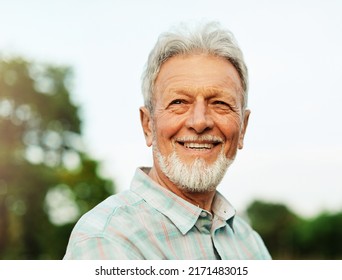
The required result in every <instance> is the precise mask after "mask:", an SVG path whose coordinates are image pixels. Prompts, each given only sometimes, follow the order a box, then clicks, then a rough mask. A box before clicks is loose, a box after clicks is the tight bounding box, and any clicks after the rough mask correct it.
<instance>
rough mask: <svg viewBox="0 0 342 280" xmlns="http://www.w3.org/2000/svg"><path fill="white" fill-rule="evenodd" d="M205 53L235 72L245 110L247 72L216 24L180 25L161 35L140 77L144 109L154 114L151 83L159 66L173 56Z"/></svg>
mask: <svg viewBox="0 0 342 280" xmlns="http://www.w3.org/2000/svg"><path fill="white" fill-rule="evenodd" d="M195 53H205V54H208V55H214V56H218V57H223V58H225V59H227V60H228V61H229V62H230V63H231V64H232V65H233V66H234V67H235V69H236V70H237V72H238V74H239V76H240V80H241V85H242V91H243V92H242V95H243V96H242V97H243V98H242V102H243V104H242V107H243V108H244V109H245V108H246V106H247V95H248V71H247V66H246V64H245V62H244V58H243V54H242V51H241V49H240V48H239V46H238V44H237V42H236V40H235V38H234V36H233V34H232V33H231V32H230V31H229V30H227V29H224V28H222V27H221V25H220V24H219V23H217V22H208V23H204V24H203V23H202V24H199V25H196V26H195V27H194V28H192V26H190V25H185V24H181V25H180V26H179V27H178V28H176V29H175V30H173V31H170V32H166V33H162V34H161V35H160V36H159V38H158V40H157V43H156V45H155V46H154V48H153V49H152V51H151V53H150V54H149V57H148V60H147V63H146V67H145V70H144V72H143V74H142V93H143V96H144V103H145V107H146V108H148V109H149V111H150V112H153V94H154V83H155V80H156V78H157V76H158V73H159V71H160V67H161V65H162V64H163V63H164V62H165V61H166V60H167V59H169V58H171V57H173V56H176V55H188V54H195Z"/></svg>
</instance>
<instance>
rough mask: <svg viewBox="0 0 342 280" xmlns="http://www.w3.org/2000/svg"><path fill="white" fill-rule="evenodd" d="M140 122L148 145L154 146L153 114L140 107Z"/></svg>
mask: <svg viewBox="0 0 342 280" xmlns="http://www.w3.org/2000/svg"><path fill="white" fill-rule="evenodd" d="M139 110H140V122H141V126H142V129H143V131H144V136H145V141H146V145H147V146H148V147H151V146H152V140H153V130H152V118H151V113H150V111H149V110H148V109H147V108H146V107H140V109H139Z"/></svg>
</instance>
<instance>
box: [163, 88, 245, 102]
mask: <svg viewBox="0 0 342 280" xmlns="http://www.w3.org/2000/svg"><path fill="white" fill-rule="evenodd" d="M194 91H195V92H199V91H205V92H206V93H208V95H210V97H216V96H218V95H222V96H224V97H225V98H228V99H230V100H232V101H233V100H236V98H235V97H237V96H236V93H232V92H231V91H230V90H226V89H222V88H217V87H206V88H203V87H198V88H195V90H194V88H193V87H189V90H187V88H184V87H182V88H176V87H174V88H170V89H169V90H168V93H169V94H177V95H185V96H187V97H193V94H192V92H194ZM237 94H238V93H237Z"/></svg>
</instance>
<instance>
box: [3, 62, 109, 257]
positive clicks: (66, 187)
mask: <svg viewBox="0 0 342 280" xmlns="http://www.w3.org/2000/svg"><path fill="white" fill-rule="evenodd" d="M71 81H72V71H71V69H70V68H68V67H54V66H51V65H43V64H38V63H32V62H28V61H25V60H23V59H20V58H12V59H7V60H6V59H0V258H1V259H60V258H61V257H62V256H63V254H64V252H65V248H66V245H67V241H68V237H69V235H70V232H71V229H72V227H73V225H74V223H75V221H76V220H77V219H78V218H79V217H80V215H82V214H83V213H85V212H86V211H88V210H89V209H91V208H92V207H94V206H95V205H96V204H97V203H99V202H100V201H101V200H103V199H104V198H105V197H107V196H109V195H110V194H112V193H113V192H114V184H113V182H112V181H111V180H108V179H104V178H102V177H101V176H99V174H98V168H99V163H98V162H97V161H96V160H94V159H92V158H91V157H90V156H89V155H87V153H86V152H85V149H84V147H83V145H82V141H81V140H82V138H81V120H80V117H79V108H78V106H76V105H75V104H74V103H73V102H72V100H71V98H70V84H71Z"/></svg>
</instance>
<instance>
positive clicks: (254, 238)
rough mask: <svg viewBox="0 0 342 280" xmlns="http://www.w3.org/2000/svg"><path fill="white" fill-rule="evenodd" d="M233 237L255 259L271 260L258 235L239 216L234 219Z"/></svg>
mask: <svg viewBox="0 0 342 280" xmlns="http://www.w3.org/2000/svg"><path fill="white" fill-rule="evenodd" d="M233 228H234V235H235V237H236V238H237V239H238V240H240V242H241V243H243V244H244V246H245V247H246V249H247V251H249V252H250V253H251V255H253V258H255V259H271V256H270V254H269V252H268V250H267V248H266V246H265V244H264V241H263V240H262V238H261V237H260V235H259V234H258V233H257V232H256V231H255V230H254V229H253V228H252V227H251V226H250V225H249V224H248V223H247V222H246V221H245V220H244V219H242V218H241V217H240V216H235V218H234V226H233Z"/></svg>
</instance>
